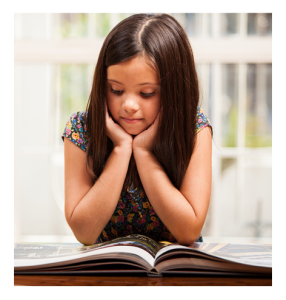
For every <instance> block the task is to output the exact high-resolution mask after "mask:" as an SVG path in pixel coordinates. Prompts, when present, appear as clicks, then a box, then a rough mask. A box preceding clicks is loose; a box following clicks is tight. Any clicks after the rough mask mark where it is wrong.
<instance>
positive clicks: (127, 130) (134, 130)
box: [124, 128, 145, 136]
mask: <svg viewBox="0 0 286 300" xmlns="http://www.w3.org/2000/svg"><path fill="white" fill-rule="evenodd" d="M124 130H125V131H126V132H127V133H129V134H131V135H133V136H136V135H138V134H140V133H141V132H143V131H144V130H145V129H143V130H138V129H137V130H136V129H135V128H132V129H130V128H129V129H127V128H124Z"/></svg>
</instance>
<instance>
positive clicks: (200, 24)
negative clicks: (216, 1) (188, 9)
mask: <svg viewBox="0 0 286 300" xmlns="http://www.w3.org/2000/svg"><path fill="white" fill-rule="evenodd" d="M185 15H186V26H185V27H184V29H185V31H186V33H187V35H188V36H202V35H207V36H210V35H211V20H212V14H198V13H196V14H194V13H193V14H185Z"/></svg>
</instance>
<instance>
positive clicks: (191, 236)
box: [176, 226, 202, 246]
mask: <svg viewBox="0 0 286 300" xmlns="http://www.w3.org/2000/svg"><path fill="white" fill-rule="evenodd" d="M201 230H202V226H195V227H194V226H191V227H188V226H186V227H185V228H184V229H183V230H182V231H181V232H180V234H179V235H178V237H177V238H176V239H177V241H178V243H179V244H180V245H183V246H190V245H191V244H192V243H194V242H195V241H196V240H197V239H198V237H199V236H200V233H201Z"/></svg>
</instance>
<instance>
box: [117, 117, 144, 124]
mask: <svg viewBox="0 0 286 300" xmlns="http://www.w3.org/2000/svg"><path fill="white" fill-rule="evenodd" d="M121 118H122V120H123V121H125V122H126V123H131V124H134V123H138V122H140V121H141V120H142V119H131V118H130V119H126V118H123V117H121Z"/></svg>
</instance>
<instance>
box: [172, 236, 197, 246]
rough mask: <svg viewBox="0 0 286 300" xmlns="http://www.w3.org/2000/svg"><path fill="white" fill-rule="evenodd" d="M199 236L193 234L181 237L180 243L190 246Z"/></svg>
mask: <svg viewBox="0 0 286 300" xmlns="http://www.w3.org/2000/svg"><path fill="white" fill-rule="evenodd" d="M197 238H198V236H197V237H192V236H186V237H180V238H178V239H177V241H178V243H179V244H180V245H182V246H190V245H191V244H192V243H194V242H195V241H196V240H197Z"/></svg>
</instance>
